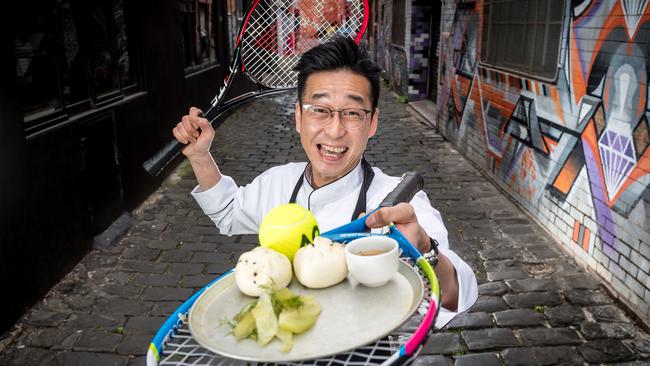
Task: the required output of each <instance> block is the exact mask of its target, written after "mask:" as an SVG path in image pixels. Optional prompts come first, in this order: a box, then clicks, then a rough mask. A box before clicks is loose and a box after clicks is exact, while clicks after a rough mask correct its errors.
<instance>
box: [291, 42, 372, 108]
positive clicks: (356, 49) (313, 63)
mask: <svg viewBox="0 0 650 366" xmlns="http://www.w3.org/2000/svg"><path fill="white" fill-rule="evenodd" d="M293 70H294V71H298V101H299V102H300V103H302V94H303V93H304V92H305V84H306V83H307V78H308V77H309V75H311V74H313V73H315V72H319V71H337V70H349V71H352V72H353V73H355V74H358V75H361V76H363V77H365V78H366V79H367V80H368V81H369V82H370V98H371V99H372V108H373V109H375V108H376V107H377V103H378V102H379V73H380V72H381V68H380V67H379V66H378V65H377V64H376V63H375V62H374V61H373V60H372V59H371V58H370V54H369V53H368V51H366V49H365V48H364V47H360V46H357V44H356V43H354V41H353V40H352V39H350V38H349V37H342V36H337V37H334V38H333V39H332V40H330V41H328V42H325V43H323V44H320V45H318V46H316V47H314V48H312V49H311V50H309V51H307V52H305V53H304V54H303V55H302V57H300V60H299V61H298V64H296V66H295V67H294V68H293Z"/></svg>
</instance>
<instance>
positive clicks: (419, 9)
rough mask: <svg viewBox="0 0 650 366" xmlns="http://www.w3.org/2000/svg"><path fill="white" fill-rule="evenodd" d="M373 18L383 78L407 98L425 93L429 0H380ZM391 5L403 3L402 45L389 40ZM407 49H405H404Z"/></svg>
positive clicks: (427, 60)
mask: <svg viewBox="0 0 650 366" xmlns="http://www.w3.org/2000/svg"><path fill="white" fill-rule="evenodd" d="M377 5H378V8H377V10H376V18H375V22H376V23H377V24H378V25H379V26H378V27H377V34H376V47H377V50H376V54H375V58H376V61H377V63H379V65H380V66H381V67H382V68H383V69H384V78H385V79H386V80H387V81H388V82H389V83H390V85H391V87H392V88H393V89H394V90H395V91H396V92H397V93H399V94H400V95H404V96H408V99H409V100H419V99H422V98H424V97H426V93H427V78H428V70H429V69H428V66H429V45H430V38H429V37H430V17H431V6H432V4H431V1H430V0H407V1H400V2H395V4H394V3H393V0H380V1H379V2H378V4H377ZM394 6H404V9H403V10H404V14H406V15H407V16H406V17H405V22H404V23H405V24H404V27H405V30H404V37H405V39H404V40H403V44H404V46H398V45H396V44H394V43H393V41H392V27H393V26H394V25H393V22H392V17H393V10H394ZM407 50H408V52H407Z"/></svg>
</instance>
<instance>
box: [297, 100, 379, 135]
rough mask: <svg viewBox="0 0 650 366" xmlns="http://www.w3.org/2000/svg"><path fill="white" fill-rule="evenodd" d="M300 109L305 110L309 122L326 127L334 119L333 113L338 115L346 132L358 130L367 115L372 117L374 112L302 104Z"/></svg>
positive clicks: (361, 109)
mask: <svg viewBox="0 0 650 366" xmlns="http://www.w3.org/2000/svg"><path fill="white" fill-rule="evenodd" d="M302 109H304V110H305V114H306V115H307V117H309V119H310V120H311V121H314V122H316V123H318V124H321V125H323V126H326V125H328V124H329V123H330V121H331V120H332V118H334V113H338V114H339V120H340V121H341V124H342V125H343V127H345V128H346V129H348V130H355V129H359V128H361V127H362V126H363V123H364V122H365V120H366V117H368V114H370V115H371V116H372V114H373V113H374V112H375V110H374V109H373V110H367V109H363V108H344V109H332V108H329V107H325V106H322V105H315V104H302Z"/></svg>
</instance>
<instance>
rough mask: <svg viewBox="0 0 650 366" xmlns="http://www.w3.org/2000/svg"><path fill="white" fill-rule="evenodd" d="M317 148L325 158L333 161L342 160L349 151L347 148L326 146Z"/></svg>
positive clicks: (319, 145) (318, 145)
mask: <svg viewBox="0 0 650 366" xmlns="http://www.w3.org/2000/svg"><path fill="white" fill-rule="evenodd" d="M316 146H317V147H318V151H319V152H320V154H321V155H322V156H323V157H324V158H326V159H331V160H338V159H340V158H341V157H342V156H343V155H344V154H345V153H346V152H347V151H348V148H347V147H346V146H331V145H325V144H317V145H316Z"/></svg>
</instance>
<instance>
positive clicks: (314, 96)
mask: <svg viewBox="0 0 650 366" xmlns="http://www.w3.org/2000/svg"><path fill="white" fill-rule="evenodd" d="M329 96H330V95H329V93H314V94H313V95H312V96H311V99H320V98H327V97H329Z"/></svg>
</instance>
